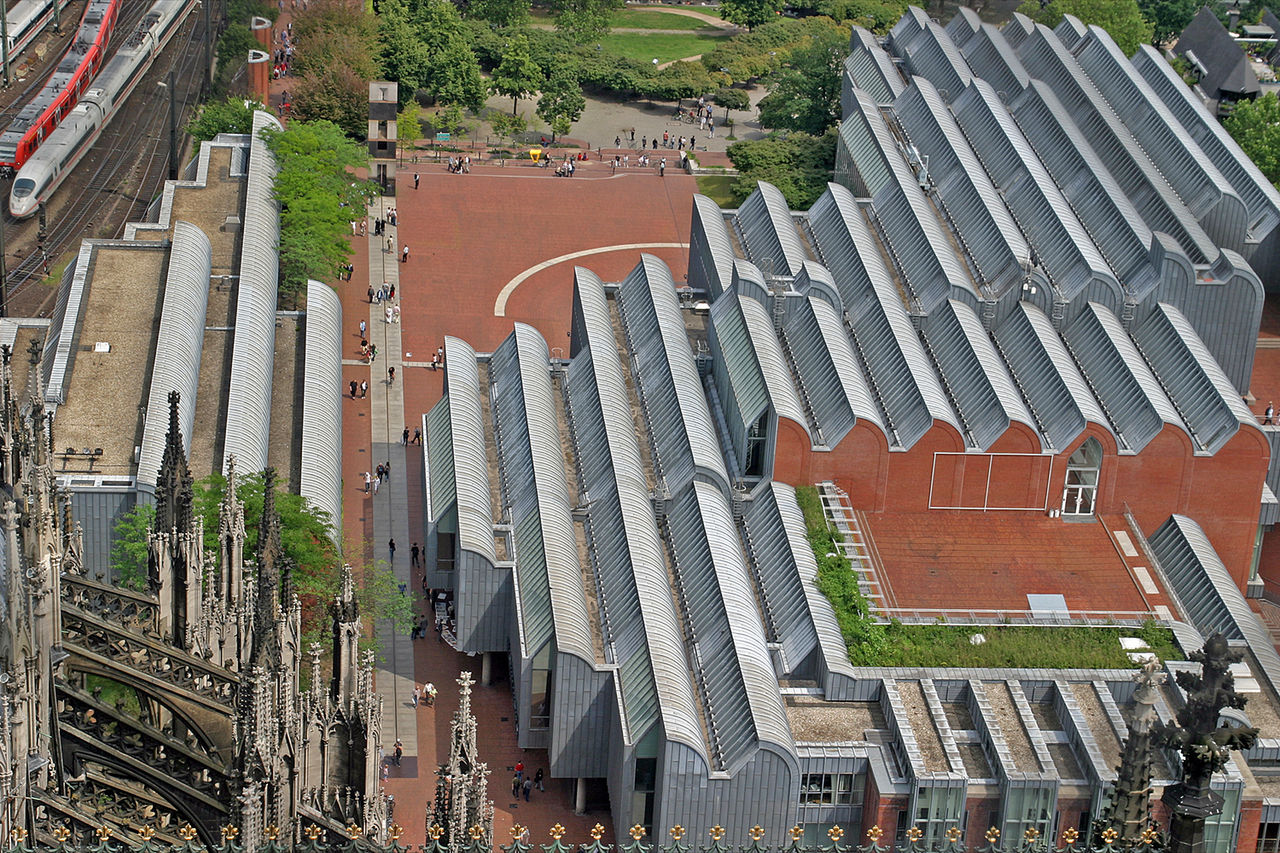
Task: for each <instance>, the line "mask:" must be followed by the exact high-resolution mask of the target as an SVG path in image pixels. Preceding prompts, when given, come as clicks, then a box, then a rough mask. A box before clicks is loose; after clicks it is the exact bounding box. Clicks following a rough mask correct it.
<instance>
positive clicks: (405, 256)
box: [400, 246, 409, 264]
mask: <svg viewBox="0 0 1280 853" xmlns="http://www.w3.org/2000/svg"><path fill="white" fill-rule="evenodd" d="M408 260H409V247H408V246H405V247H404V248H402V249H401V250H400V263H402V264H403V263H407V262H408Z"/></svg>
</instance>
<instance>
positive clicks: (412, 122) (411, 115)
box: [396, 104, 422, 147]
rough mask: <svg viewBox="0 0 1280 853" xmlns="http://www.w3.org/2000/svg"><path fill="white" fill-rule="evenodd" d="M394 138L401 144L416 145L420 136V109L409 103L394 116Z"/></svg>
mask: <svg viewBox="0 0 1280 853" xmlns="http://www.w3.org/2000/svg"><path fill="white" fill-rule="evenodd" d="M396 138H397V139H399V141H400V144H401V145H403V146H410V147H417V144H418V140H419V139H421V138H422V111H421V110H420V109H419V108H418V105H417V104H410V105H409V106H407V107H405V108H404V109H402V110H401V111H400V113H399V115H397V116H396Z"/></svg>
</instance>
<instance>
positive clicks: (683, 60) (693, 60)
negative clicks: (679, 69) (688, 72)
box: [658, 53, 702, 71]
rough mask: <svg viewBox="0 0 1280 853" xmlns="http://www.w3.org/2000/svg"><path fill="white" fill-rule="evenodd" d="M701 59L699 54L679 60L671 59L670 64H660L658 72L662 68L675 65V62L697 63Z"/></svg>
mask: <svg viewBox="0 0 1280 853" xmlns="http://www.w3.org/2000/svg"><path fill="white" fill-rule="evenodd" d="M701 58H702V54H700V53H699V54H695V55H693V56H685V57H681V58H680V59H673V60H671V61H670V62H663V63H661V64H660V65H659V66H658V70H659V71H661V70H662V69H663V68H666V67H667V66H668V65H675V64H676V63H677V62H697V61H698V60H699V59H701Z"/></svg>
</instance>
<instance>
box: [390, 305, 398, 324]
mask: <svg viewBox="0 0 1280 853" xmlns="http://www.w3.org/2000/svg"><path fill="white" fill-rule="evenodd" d="M391 322H393V323H399V322H400V306H399V305H396V306H393V307H392V309H391Z"/></svg>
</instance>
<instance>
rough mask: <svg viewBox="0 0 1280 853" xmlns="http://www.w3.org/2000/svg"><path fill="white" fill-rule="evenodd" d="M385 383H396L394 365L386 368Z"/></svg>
mask: <svg viewBox="0 0 1280 853" xmlns="http://www.w3.org/2000/svg"><path fill="white" fill-rule="evenodd" d="M387 384H388V385H395V384H396V369H395V368H394V367H388V368H387Z"/></svg>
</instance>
